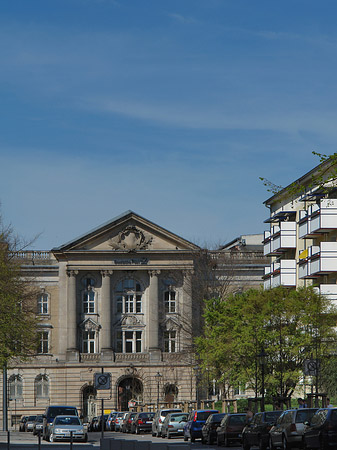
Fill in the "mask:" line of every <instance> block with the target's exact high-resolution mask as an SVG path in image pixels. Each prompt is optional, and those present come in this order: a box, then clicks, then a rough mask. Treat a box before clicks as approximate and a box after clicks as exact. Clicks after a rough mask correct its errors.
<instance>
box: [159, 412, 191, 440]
mask: <svg viewBox="0 0 337 450" xmlns="http://www.w3.org/2000/svg"><path fill="white" fill-rule="evenodd" d="M187 418H188V413H170V414H168V415H167V416H166V417H165V420H164V422H163V425H162V427H161V436H162V437H163V438H164V437H167V439H170V438H171V437H172V436H183V434H184V426H185V423H186V422H187Z"/></svg>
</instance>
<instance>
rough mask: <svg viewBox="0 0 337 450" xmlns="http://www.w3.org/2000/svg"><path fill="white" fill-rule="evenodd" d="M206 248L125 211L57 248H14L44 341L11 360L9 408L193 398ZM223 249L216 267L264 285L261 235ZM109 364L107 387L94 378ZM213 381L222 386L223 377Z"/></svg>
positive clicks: (234, 278) (112, 406)
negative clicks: (199, 263) (200, 269)
mask: <svg viewBox="0 0 337 450" xmlns="http://www.w3.org/2000/svg"><path fill="white" fill-rule="evenodd" d="M256 236H259V237H258V238H257V237H256ZM200 250H201V249H200V248H199V247H198V246H196V245H195V244H193V243H191V242H189V241H187V240H185V239H182V238H181V237H179V236H177V235H175V234H173V233H171V232H169V231H167V230H165V229H164V228H162V227H159V226H158V225H156V224H154V223H153V222H150V221H149V220H147V219H145V218H143V217H141V216H139V215H137V214H135V213H134V212H132V211H127V212H125V213H124V214H122V215H120V216H118V217H116V218H114V219H113V220H111V221H110V222H108V223H106V224H104V225H102V226H100V227H98V228H96V229H94V230H92V231H90V232H88V233H86V234H85V235H83V236H80V237H79V238H77V239H74V240H73V241H71V242H69V243H67V244H65V245H62V246H60V247H57V248H53V249H52V250H51V251H41V252H36V251H35V252H34V251H24V252H21V253H18V254H16V257H17V258H19V260H20V263H21V267H22V271H23V274H24V276H25V277H26V278H27V279H30V280H31V281H32V282H33V283H34V284H35V285H36V286H37V287H38V290H39V294H38V298H37V315H38V318H39V345H38V352H37V353H38V354H37V356H36V357H34V358H31V359H30V360H28V361H26V362H14V361H13V362H12V364H11V365H10V367H9V370H8V411H9V417H11V418H12V419H13V418H16V420H18V419H19V418H20V416H21V415H22V414H27V413H29V414H34V413H42V412H43V411H44V409H45V408H46V406H48V405H50V404H66V405H74V406H76V407H77V408H78V409H79V411H80V412H81V414H82V415H83V416H84V418H85V419H90V418H92V417H93V416H95V415H98V414H101V410H100V408H101V402H100V400H101V398H104V409H105V410H119V411H124V410H128V409H129V408H130V407H134V406H141V407H143V408H150V409H155V407H156V406H157V405H158V404H161V405H168V404H173V403H174V404H176V405H178V404H179V405H182V404H184V406H185V407H186V403H187V404H189V407H192V406H195V403H194V402H195V400H196V398H199V400H200V399H201V397H200V396H201V390H200V389H201V388H200V386H199V387H198V386H197V385H198V377H199V372H198V369H197V367H196V360H195V357H194V353H193V338H194V336H196V335H197V334H198V333H199V332H200V326H201V320H200V316H201V308H202V307H201V304H200V301H199V300H200V299H199V300H198V301H197V300H196V299H197V298H199V297H200V295H198V292H196V291H197V290H198V289H199V284H198V282H197V278H200V277H201V276H205V275H202V274H201V273H197V272H196V271H195V262H196V258H198V257H199V255H200ZM219 253H221V254H222V258H221V261H222V263H223V266H221V267H218V271H217V274H218V275H217V276H218V277H219V280H220V279H221V276H222V275H221V273H225V272H227V273H228V272H230V273H231V278H230V280H229V282H230V283H231V285H232V290H242V289H247V288H249V287H257V286H259V285H260V284H261V282H262V275H263V267H264V264H263V263H264V262H265V261H263V258H264V256H263V247H262V244H261V235H255V236H254V237H249V236H246V237H240V238H238V239H236V240H234V241H232V242H231V243H229V244H228V245H227V246H224V247H222V248H221V249H219V250H218V251H216V252H214V255H215V257H216V258H217V259H219ZM224 261H225V262H224ZM228 261H230V263H228ZM233 261H235V262H234V265H233ZM228 267H232V268H233V267H234V271H233V270H232V269H230V270H228ZM102 372H104V373H109V374H111V388H110V389H109V390H107V391H101V390H98V389H96V387H97V386H95V374H98V373H102ZM209 381H210V384H211V386H214V389H215V386H216V382H217V380H209ZM197 389H199V392H198V393H197ZM203 393H204V395H205V398H212V399H215V398H216V397H214V395H213V397H212V392H208V393H207V389H206V390H203ZM213 394H215V392H214V393H213ZM1 395H2V390H1ZM198 395H199V397H198ZM1 402H2V399H1ZM1 404H2V403H1ZM1 420H2V418H1Z"/></svg>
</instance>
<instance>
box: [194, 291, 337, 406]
mask: <svg viewBox="0 0 337 450" xmlns="http://www.w3.org/2000/svg"><path fill="white" fill-rule="evenodd" d="M204 319H205V327H204V333H203V335H202V336H201V337H199V338H198V339H197V340H196V344H197V349H198V351H199V356H200V360H201V361H202V367H203V369H204V370H205V369H206V368H207V369H208V370H209V371H211V372H212V373H213V375H214V377H217V378H218V379H219V380H220V381H221V382H222V383H223V385H224V386H225V387H226V388H227V390H228V389H230V387H233V386H235V385H238V384H239V383H240V382H241V383H245V384H246V386H247V387H248V388H250V389H253V390H254V391H255V392H256V393H260V390H261V376H260V366H259V354H260V353H261V351H262V350H263V351H264V353H265V354H266V357H265V361H264V363H265V369H266V372H265V387H266V388H267V392H268V393H269V394H270V395H273V396H282V397H284V396H290V395H291V394H292V392H293V390H294V388H295V387H296V384H297V383H298V381H299V379H300V377H301V374H302V370H303V363H304V360H305V359H308V358H311V357H313V356H314V357H315V358H316V357H317V358H324V357H325V356H326V355H328V354H329V352H330V351H331V346H332V344H333V341H334V339H335V337H336V333H335V330H334V324H335V312H334V309H333V307H332V305H331V303H330V302H329V301H328V300H327V299H326V298H325V297H323V296H320V295H318V294H316V293H315V291H314V289H313V288H300V289H298V290H289V289H287V288H284V287H278V288H275V289H271V290H262V289H260V290H256V289H251V290H249V291H246V292H244V293H242V294H239V295H235V296H229V297H228V298H227V299H226V300H221V299H211V300H208V301H206V308H205V314H204Z"/></svg>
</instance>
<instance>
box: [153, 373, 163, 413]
mask: <svg viewBox="0 0 337 450" xmlns="http://www.w3.org/2000/svg"><path fill="white" fill-rule="evenodd" d="M155 377H156V378H157V410H158V409H159V384H160V379H161V377H162V374H161V373H160V372H157V373H156V375H155Z"/></svg>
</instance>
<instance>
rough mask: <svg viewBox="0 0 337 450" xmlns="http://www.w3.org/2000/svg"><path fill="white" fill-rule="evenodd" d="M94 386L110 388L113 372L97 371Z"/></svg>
mask: <svg viewBox="0 0 337 450" xmlns="http://www.w3.org/2000/svg"><path fill="white" fill-rule="evenodd" d="M94 386H95V388H96V389H97V390H98V389H105V390H107V389H110V387H111V373H95V378H94Z"/></svg>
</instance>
